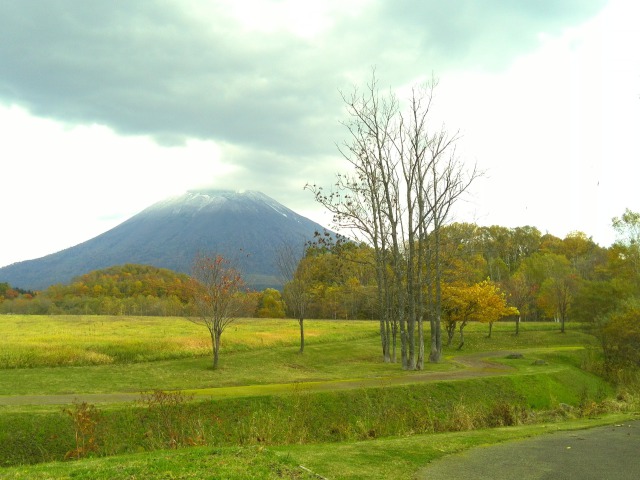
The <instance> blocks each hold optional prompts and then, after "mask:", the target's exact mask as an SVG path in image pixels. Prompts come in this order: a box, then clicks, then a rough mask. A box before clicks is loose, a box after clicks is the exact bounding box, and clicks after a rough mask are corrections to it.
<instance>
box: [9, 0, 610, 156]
mask: <svg viewBox="0 0 640 480" xmlns="http://www.w3.org/2000/svg"><path fill="white" fill-rule="evenodd" d="M602 5H603V1H601V0H589V1H585V0H565V1H560V0H556V1H554V0H544V1H536V2H521V1H518V0H488V1H484V2H478V1H475V0H460V1H456V2H443V1H419V0H413V1H411V0H401V1H393V2H392V1H382V0H379V1H377V2H374V3H373V4H372V5H371V6H370V7H369V8H367V9H365V11H363V13H362V15H361V16H360V17H359V18H356V19H353V18H346V17H345V18H337V19H335V24H334V27H333V29H332V30H330V31H329V32H326V34H324V35H323V36H321V37H320V38H318V39H317V40H305V39H301V38H298V37H295V36H293V35H292V34H288V33H285V32H277V33H272V34H269V33H259V32H252V33H246V32H244V33H243V32H242V30H241V29H239V28H238V26H237V25H236V24H235V23H234V20H233V19H231V18H230V17H228V16H226V15H225V13H224V12H222V11H219V12H218V14H217V15H215V16H213V17H212V18H196V17H194V16H193V15H191V14H190V12H188V11H183V10H181V8H180V4H179V3H175V4H174V3H168V2H153V1H140V0H137V1H135V2H101V1H70V0H66V1H65V0H59V1H47V2H39V1H33V0H22V1H20V2H9V1H1V2H0V101H3V102H5V103H17V104H20V105H23V106H26V107H27V108H28V109H30V110H31V111H32V112H33V113H35V114H37V115H41V116H45V117H51V118H56V119H58V120H61V121H65V122H70V123H103V124H106V125H108V126H110V127H112V128H113V129H115V130H116V131H118V132H120V133H124V134H147V135H151V136H153V137H154V138H156V140H158V141H159V142H164V143H180V142H183V141H184V140H186V139H188V138H201V139H212V140H218V141H222V142H228V143H230V144H235V145H242V146H243V147H244V148H245V149H246V151H249V152H252V155H241V156H240V158H238V162H239V163H240V164H242V165H244V166H251V165H255V164H256V163H257V162H259V160H258V159H257V158H260V157H263V158H265V155H266V152H270V155H273V157H272V158H273V159H274V161H276V162H278V164H279V165H281V166H283V168H284V167H286V168H289V163H288V162H290V161H291V160H285V159H286V158H289V159H290V158H297V159H300V158H303V157H304V158H312V157H313V155H326V154H330V153H335V147H334V142H336V141H337V140H338V138H337V137H338V136H339V135H340V134H341V130H340V127H339V125H338V122H337V119H338V118H339V117H340V112H341V110H340V109H341V103H340V99H339V96H338V93H337V90H338V89H339V88H345V87H348V84H349V82H350V79H351V78H353V77H350V76H349V75H350V74H353V73H354V72H355V73H356V74H362V73H365V74H366V72H368V70H369V69H370V67H371V66H373V65H376V66H377V68H378V71H379V73H380V76H381V78H382V79H383V80H382V81H383V82H385V83H389V84H399V83H405V82H408V81H411V80H412V79H414V78H416V77H417V76H420V75H424V74H429V73H430V72H431V71H435V72H436V74H437V73H438V71H439V69H443V68H460V67H463V66H465V65H472V66H475V67H478V68H501V67H503V66H505V65H508V63H509V62H510V61H512V60H513V58H514V57H515V56H516V55H517V54H520V53H522V52H523V50H526V49H530V48H532V47H533V46H534V45H535V42H536V38H537V37H536V36H537V34H538V33H541V32H548V33H557V32H558V31H560V30H561V29H562V28H564V27H566V26H570V25H573V24H576V23H578V22H581V21H583V20H585V19H586V18H588V17H589V16H590V15H593V14H595V13H596V12H597V11H598V9H599V8H600V7H601V6H602ZM289 156H290V157H289ZM265 168H266V167H265Z"/></svg>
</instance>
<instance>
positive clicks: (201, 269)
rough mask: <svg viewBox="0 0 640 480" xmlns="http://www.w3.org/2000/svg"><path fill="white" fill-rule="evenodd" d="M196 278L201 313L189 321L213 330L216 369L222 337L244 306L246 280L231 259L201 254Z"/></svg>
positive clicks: (196, 303)
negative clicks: (242, 295) (242, 297)
mask: <svg viewBox="0 0 640 480" xmlns="http://www.w3.org/2000/svg"><path fill="white" fill-rule="evenodd" d="M192 279H193V281H194V282H193V290H192V291H193V303H194V306H195V310H196V315H197V316H196V317H189V320H190V321H191V322H193V323H195V324H198V325H203V326H204V327H206V328H207V330H208V331H209V335H210V337H211V348H212V353H213V368H214V369H215V368H218V358H219V353H220V337H221V336H222V333H223V332H224V330H225V328H227V326H228V325H229V324H231V323H232V322H233V321H234V320H235V319H236V318H237V316H238V314H239V312H240V311H241V309H242V301H241V299H240V298H239V296H240V294H241V291H242V289H243V288H244V281H243V280H242V276H241V275H240V273H239V272H238V271H237V270H236V269H235V268H233V267H232V266H231V264H230V262H229V260H227V259H225V258H224V257H222V256H220V255H217V256H215V257H209V256H206V255H198V257H196V259H195V261H194V264H193V272H192Z"/></svg>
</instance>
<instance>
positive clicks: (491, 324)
mask: <svg viewBox="0 0 640 480" xmlns="http://www.w3.org/2000/svg"><path fill="white" fill-rule="evenodd" d="M492 330H493V322H489V335H487V338H491V331H492Z"/></svg>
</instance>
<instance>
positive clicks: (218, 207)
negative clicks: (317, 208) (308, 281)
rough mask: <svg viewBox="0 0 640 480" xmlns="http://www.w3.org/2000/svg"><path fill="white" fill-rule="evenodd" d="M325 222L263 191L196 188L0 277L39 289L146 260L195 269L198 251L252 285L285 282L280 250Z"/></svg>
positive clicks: (20, 264)
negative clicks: (221, 260)
mask: <svg viewBox="0 0 640 480" xmlns="http://www.w3.org/2000/svg"><path fill="white" fill-rule="evenodd" d="M322 230H323V227H322V226H320V225H319V224H317V223H315V222H312V221H311V220H309V219H307V218H305V217H303V216H301V215H298V214H297V213H295V212H294V211H292V210H290V209H288V208H287V207H285V206H283V205H281V204H280V203H278V202H276V201H275V200H273V199H272V198H270V197H268V196H266V195H264V194H262V193H260V192H255V191H247V192H242V193H238V192H232V191H221V190H204V191H190V192H187V193H186V194H184V195H182V196H179V197H174V198H169V199H166V200H163V201H161V202H158V203H156V204H154V205H152V206H150V207H148V208H147V209H145V210H143V211H142V212H140V213H139V214H137V215H135V216H133V217H131V218H130V219H129V220H127V221H125V222H123V223H121V224H120V225H118V226H117V227H115V228H112V229H111V230H109V231H107V232H105V233H103V234H101V235H99V236H97V237H95V238H93V239H91V240H88V241H86V242H84V243H81V244H79V245H76V246H75V247H71V248H68V249H65V250H62V251H60V252H57V253H54V254H51V255H47V256H45V257H42V258H38V259H35V260H27V261H24V262H18V263H14V264H13V265H9V266H6V267H3V268H0V281H3V282H9V283H10V284H11V285H14V286H17V287H20V288H26V289H34V290H39V289H43V288H46V287H47V286H49V285H51V284H54V283H68V282H69V281H71V280H72V279H73V278H74V277H76V276H78V275H82V274H84V273H87V272H89V271H92V270H96V269H101V268H106V267H109V266H112V265H122V264H125V263H138V264H143V265H153V266H156V267H161V268H168V269H171V270H175V271H177V272H185V273H189V272H190V271H191V265H192V263H193V260H194V258H195V257H196V255H197V254H198V253H207V254H221V255H223V256H225V257H227V258H229V259H231V260H232V261H235V262H237V263H238V265H239V266H240V269H241V271H242V272H243V273H244V276H245V279H246V280H247V282H248V283H249V284H250V286H252V287H254V288H256V289H262V288H264V287H266V286H275V285H278V283H279V281H278V271H277V266H276V263H275V256H276V252H277V251H278V249H279V248H281V246H282V245H283V244H285V243H287V244H291V245H293V246H298V245H299V246H300V247H302V245H303V244H304V242H305V241H308V240H311V239H312V238H313V236H314V233H315V232H316V231H322Z"/></svg>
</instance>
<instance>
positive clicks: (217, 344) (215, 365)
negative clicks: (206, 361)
mask: <svg viewBox="0 0 640 480" xmlns="http://www.w3.org/2000/svg"><path fill="white" fill-rule="evenodd" d="M220 335H221V334H220V333H217V332H215V333H214V335H213V336H214V338H213V369H214V370H215V369H217V368H218V354H219V352H220Z"/></svg>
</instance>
